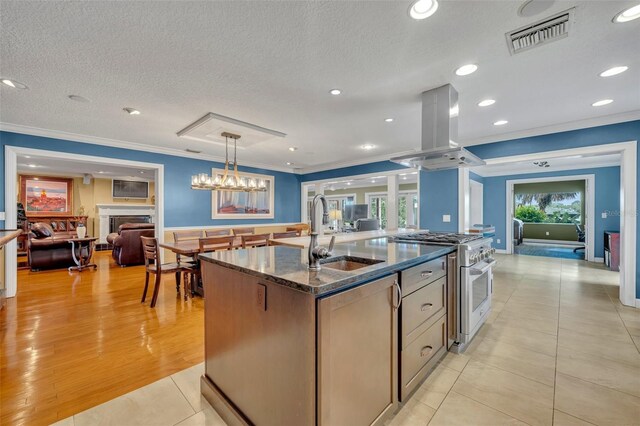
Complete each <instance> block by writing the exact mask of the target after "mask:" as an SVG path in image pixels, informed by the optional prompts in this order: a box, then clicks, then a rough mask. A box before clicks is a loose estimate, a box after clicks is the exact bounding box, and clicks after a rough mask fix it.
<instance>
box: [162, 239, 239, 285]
mask: <svg viewBox="0 0 640 426" xmlns="http://www.w3.org/2000/svg"><path fill="white" fill-rule="evenodd" d="M158 246H160V247H161V248H163V249H167V250H170V251H172V252H173V253H175V254H177V255H180V256H187V257H193V259H194V260H195V262H196V263H195V266H196V268H197V269H200V260H199V259H198V254H199V253H200V241H199V240H184V241H171V242H169V243H161V244H158ZM240 247H242V238H241V237H240V236H237V237H235V238H234V239H233V248H236V249H237V248H240ZM194 293H196V294H198V295H200V296H202V295H203V294H204V291H203V289H202V281H200V280H199V281H198V282H197V283H196V285H195V286H194V285H193V283H192V284H191V294H194Z"/></svg>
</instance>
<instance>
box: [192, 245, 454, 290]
mask: <svg viewBox="0 0 640 426" xmlns="http://www.w3.org/2000/svg"><path fill="white" fill-rule="evenodd" d="M441 247H442V248H441V249H440V250H438V251H436V252H433V253H429V254H426V255H422V256H416V257H415V258H413V259H408V260H404V261H401V262H398V263H394V264H392V265H385V266H383V267H379V268H377V269H374V270H372V271H364V272H363V273H361V274H357V275H352V276H348V277H345V278H344V279H339V280H336V281H333V282H332V283H330V284H326V285H325V286H323V287H314V286H308V285H306V284H301V283H298V282H295V281H291V280H288V279H286V278H281V277H277V276H273V275H270V274H268V273H264V272H259V271H256V270H255V269H251V268H246V267H243V266H238V265H236V264H233V263H229V262H225V261H222V260H219V259H214V258H212V257H209V256H206V255H203V254H200V255H198V258H199V259H200V260H201V261H204V262H209V263H212V264H216V265H220V266H224V267H226V268H228V269H232V270H235V271H238V272H243V273H245V274H248V275H251V276H254V277H257V278H260V279H263V280H265V281H268V282H272V283H275V284H278V285H282V286H285V287H289V288H292V289H294V290H298V291H301V292H304V293H307V294H310V295H312V296H316V297H319V296H325V295H327V294H332V293H337V292H340V291H344V290H346V289H348V288H352V287H356V286H358V285H360V284H364V283H366V282H369V281H371V280H373V279H375V278H378V277H382V276H384V275H389V274H391V273H395V272H398V271H401V270H403V269H407V268H411V267H413V266H416V265H419V264H421V263H425V262H429V261H431V260H433V259H437V258H439V257H442V256H446V255H448V254H450V253H453V252H455V251H456V250H457V247H456V246H441ZM301 250H302V249H301ZM384 263H386V261H385V262H384ZM378 265H381V264H378Z"/></svg>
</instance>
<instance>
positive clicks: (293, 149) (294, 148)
mask: <svg viewBox="0 0 640 426" xmlns="http://www.w3.org/2000/svg"><path fill="white" fill-rule="evenodd" d="M297 150H298V148H297V147H295V146H290V147H289V151H291V152H293V151H297Z"/></svg>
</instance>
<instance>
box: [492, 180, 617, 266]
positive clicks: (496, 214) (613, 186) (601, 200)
mask: <svg viewBox="0 0 640 426" xmlns="http://www.w3.org/2000/svg"><path fill="white" fill-rule="evenodd" d="M591 174H593V175H595V256H596V257H604V239H603V233H604V231H619V230H620V216H618V215H616V213H617V212H619V211H620V167H600V168H595V169H581V170H567V171H562V172H549V173H531V174H522V175H510V176H495V177H485V178H484V195H483V203H484V221H485V223H490V224H492V225H495V227H496V236H495V239H494V242H495V247H496V248H498V249H505V248H506V236H507V229H506V226H507V224H506V220H507V212H506V209H507V199H506V191H507V181H508V180H514V179H529V178H542V177H556V176H577V175H591ZM602 212H608V213H613V214H608V215H607V218H606V219H602ZM498 239H499V240H500V243H497V240H498Z"/></svg>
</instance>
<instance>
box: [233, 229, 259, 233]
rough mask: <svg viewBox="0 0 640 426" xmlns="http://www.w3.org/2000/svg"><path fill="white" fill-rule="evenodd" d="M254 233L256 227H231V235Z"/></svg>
mask: <svg viewBox="0 0 640 426" xmlns="http://www.w3.org/2000/svg"><path fill="white" fill-rule="evenodd" d="M255 233H256V228H233V235H251V234H255Z"/></svg>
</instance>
